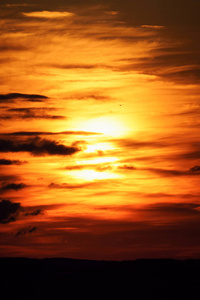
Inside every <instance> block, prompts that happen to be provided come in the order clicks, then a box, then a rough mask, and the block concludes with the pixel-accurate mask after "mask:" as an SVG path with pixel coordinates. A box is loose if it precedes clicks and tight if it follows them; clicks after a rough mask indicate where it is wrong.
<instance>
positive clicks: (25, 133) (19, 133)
mask: <svg viewBox="0 0 200 300" xmlns="http://www.w3.org/2000/svg"><path fill="white" fill-rule="evenodd" d="M62 134H63V135H101V133H98V132H90V131H60V132H49V131H17V132H10V133H3V134H2V135H3V136H39V135H62Z"/></svg>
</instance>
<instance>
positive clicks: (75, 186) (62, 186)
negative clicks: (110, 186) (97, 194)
mask: <svg viewBox="0 0 200 300" xmlns="http://www.w3.org/2000/svg"><path fill="white" fill-rule="evenodd" d="M94 185H97V183H96V182H88V183H81V184H68V183H62V184H57V183H54V182H52V183H50V184H49V186H48V187H49V188H52V189H80V188H85V187H90V186H94Z"/></svg>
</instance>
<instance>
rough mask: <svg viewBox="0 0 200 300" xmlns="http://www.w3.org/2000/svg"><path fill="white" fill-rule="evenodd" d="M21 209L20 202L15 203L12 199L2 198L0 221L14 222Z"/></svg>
mask: <svg viewBox="0 0 200 300" xmlns="http://www.w3.org/2000/svg"><path fill="white" fill-rule="evenodd" d="M20 210H21V204H20V203H13V202H11V201H10V200H2V201H1V202H0V223H1V224H6V223H10V222H14V221H15V220H16V217H17V215H18V213H19V211H20Z"/></svg>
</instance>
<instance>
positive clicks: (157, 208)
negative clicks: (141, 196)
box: [139, 203, 200, 217]
mask: <svg viewBox="0 0 200 300" xmlns="http://www.w3.org/2000/svg"><path fill="white" fill-rule="evenodd" d="M139 210H140V211H143V212H148V213H153V214H154V213H156V214H157V213H158V214H159V215H160V216H161V215H168V216H169V217H170V215H174V216H177V217H193V216H198V217H200V204H198V203H159V204H151V205H147V206H143V207H142V208H140V209H139Z"/></svg>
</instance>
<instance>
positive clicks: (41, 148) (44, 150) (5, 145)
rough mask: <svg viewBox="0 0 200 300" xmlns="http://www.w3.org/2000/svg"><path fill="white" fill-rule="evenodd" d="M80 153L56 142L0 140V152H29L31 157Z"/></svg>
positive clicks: (37, 139) (38, 139)
mask: <svg viewBox="0 0 200 300" xmlns="http://www.w3.org/2000/svg"><path fill="white" fill-rule="evenodd" d="M78 151H80V149H78V148H77V147H73V146H65V145H62V144H59V143H58V142H56V141H52V140H47V139H40V138H39V137H36V138H34V139H29V140H26V141H25V142H13V141H11V140H4V139H0V152H29V153H31V154H32V155H35V156H40V155H71V154H74V153H76V152H78Z"/></svg>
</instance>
